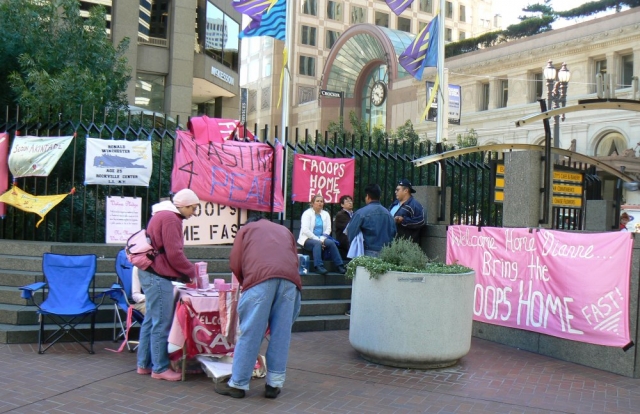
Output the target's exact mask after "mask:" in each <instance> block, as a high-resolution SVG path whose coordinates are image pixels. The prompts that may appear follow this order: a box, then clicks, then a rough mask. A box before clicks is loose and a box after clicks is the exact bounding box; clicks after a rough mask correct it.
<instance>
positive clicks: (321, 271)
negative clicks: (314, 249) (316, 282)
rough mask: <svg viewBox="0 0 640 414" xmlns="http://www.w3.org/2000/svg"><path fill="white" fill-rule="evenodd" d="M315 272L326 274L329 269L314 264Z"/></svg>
mask: <svg viewBox="0 0 640 414" xmlns="http://www.w3.org/2000/svg"><path fill="white" fill-rule="evenodd" d="M316 273H320V274H321V275H326V274H327V273H329V271H328V270H327V269H325V268H324V266H316Z"/></svg>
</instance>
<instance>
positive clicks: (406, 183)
mask: <svg viewBox="0 0 640 414" xmlns="http://www.w3.org/2000/svg"><path fill="white" fill-rule="evenodd" d="M398 185H401V186H403V187H407V188H408V189H409V192H410V193H411V194H413V193H415V192H416V190H414V189H413V187H412V186H411V181H409V180H407V179H406V178H403V179H402V180H400V181H398Z"/></svg>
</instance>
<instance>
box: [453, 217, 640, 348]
mask: <svg viewBox="0 0 640 414" xmlns="http://www.w3.org/2000/svg"><path fill="white" fill-rule="evenodd" d="M632 245H633V240H632V238H631V236H630V235H629V233H627V232H608V233H589V234H584V233H571V232H562V231H555V230H545V229H536V230H530V229H526V228H491V227H482V228H478V227H472V226H449V228H448V230H447V263H449V264H451V263H456V262H457V263H459V264H462V265H465V266H468V267H471V268H473V269H475V272H476V285H475V303H474V310H473V312H474V320H476V321H481V322H485V323H490V324H494V325H500V326H506V327H510V328H518V329H524V330H528V331H532V332H538V333H543V334H547V335H552V336H556V337H559V338H565V339H570V340H574V341H579V342H586V343H592V344H597V345H606V346H615V347H624V346H625V345H628V344H629V342H630V339H629V278H630V269H631V250H632Z"/></svg>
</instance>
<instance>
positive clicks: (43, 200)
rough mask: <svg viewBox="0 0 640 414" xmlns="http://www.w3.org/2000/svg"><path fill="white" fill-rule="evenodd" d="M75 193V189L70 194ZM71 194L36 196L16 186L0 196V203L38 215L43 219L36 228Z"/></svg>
mask: <svg viewBox="0 0 640 414" xmlns="http://www.w3.org/2000/svg"><path fill="white" fill-rule="evenodd" d="M74 192H75V189H73V190H71V192H70V193H69V194H73V193H74ZM69 194H57V195H49V196H48V195H40V196H35V195H31V194H29V193H27V192H25V191H22V190H21V189H19V188H18V187H17V186H15V185H14V186H13V187H11V189H10V190H7V192H6V193H4V194H2V195H1V196H0V202H3V203H7V204H9V205H11V206H14V207H16V208H19V209H20V210H22V211H26V212H28V213H36V214H37V215H39V216H40V217H41V218H40V221H38V222H37V223H36V227H38V226H39V225H40V223H42V220H44V216H46V215H47V213H48V212H49V211H51V209H53V208H54V207H55V206H57V205H58V204H59V203H60V202H61V201H62V200H64V198H65V197H66V196H67V195H69Z"/></svg>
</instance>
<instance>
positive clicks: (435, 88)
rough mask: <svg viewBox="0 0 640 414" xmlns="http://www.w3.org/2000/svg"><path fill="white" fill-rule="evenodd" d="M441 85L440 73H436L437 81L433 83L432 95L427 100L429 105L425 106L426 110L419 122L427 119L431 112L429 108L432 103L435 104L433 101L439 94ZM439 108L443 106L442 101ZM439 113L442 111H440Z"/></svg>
mask: <svg viewBox="0 0 640 414" xmlns="http://www.w3.org/2000/svg"><path fill="white" fill-rule="evenodd" d="M439 87H440V79H438V75H436V81H435V83H434V84H433V89H432V92H431V97H430V98H429V102H427V107H426V108H424V112H423V113H422V119H421V120H420V121H419V122H424V120H425V119H427V114H428V113H429V108H431V104H433V101H434V100H435V98H436V95H437V94H438V88H439ZM438 105H439V106H438V110H439V109H440V108H442V103H441V102H438ZM438 113H440V111H438Z"/></svg>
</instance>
